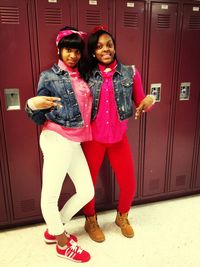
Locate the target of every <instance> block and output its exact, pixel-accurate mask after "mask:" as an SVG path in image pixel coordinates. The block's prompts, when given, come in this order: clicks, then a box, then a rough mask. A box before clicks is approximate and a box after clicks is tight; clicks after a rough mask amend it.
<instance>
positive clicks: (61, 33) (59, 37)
mask: <svg viewBox="0 0 200 267" xmlns="http://www.w3.org/2000/svg"><path fill="white" fill-rule="evenodd" d="M73 33H76V34H78V35H79V36H80V37H81V39H82V40H85V38H86V37H87V33H86V32H78V31H74V30H65V31H61V32H59V33H58V35H57V37H56V45H57V46H58V43H59V42H60V40H61V39H62V38H63V37H65V36H68V35H71V34H73Z"/></svg>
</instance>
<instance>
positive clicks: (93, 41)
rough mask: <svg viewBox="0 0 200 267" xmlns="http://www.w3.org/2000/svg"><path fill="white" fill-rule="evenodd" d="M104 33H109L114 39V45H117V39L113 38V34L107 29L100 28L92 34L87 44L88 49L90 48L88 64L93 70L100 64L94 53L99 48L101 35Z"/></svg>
mask: <svg viewBox="0 0 200 267" xmlns="http://www.w3.org/2000/svg"><path fill="white" fill-rule="evenodd" d="M102 34H107V35H109V36H110V37H111V39H112V41H113V44H114V47H115V39H114V38H113V36H112V35H111V34H110V33H109V32H107V31H105V30H98V31H96V32H95V33H92V34H90V36H89V38H88V45H87V50H88V65H89V68H90V70H92V69H93V68H94V67H96V66H97V64H98V60H97V59H96V57H94V56H93V55H94V54H95V50H96V48H97V44H98V41H99V37H100V36H101V35H102ZM114 59H116V53H115V55H114Z"/></svg>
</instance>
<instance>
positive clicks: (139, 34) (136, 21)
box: [115, 0, 145, 72]
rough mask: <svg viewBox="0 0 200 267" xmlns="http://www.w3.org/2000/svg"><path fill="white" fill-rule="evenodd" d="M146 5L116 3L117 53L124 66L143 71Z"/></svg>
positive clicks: (127, 2) (125, 2)
mask: <svg viewBox="0 0 200 267" xmlns="http://www.w3.org/2000/svg"><path fill="white" fill-rule="evenodd" d="M144 11H145V4H144V2H143V1H141V2H136V1H135V2H131V1H130V2H129V1H125V0H120V1H116V27H115V28H116V51H117V55H118V58H119V60H120V61H121V62H122V63H124V64H130V65H135V66H136V67H137V69H138V70H139V71H140V72H141V71H142V56H143V41H144V40H143V39H144V25H145V24H144Z"/></svg>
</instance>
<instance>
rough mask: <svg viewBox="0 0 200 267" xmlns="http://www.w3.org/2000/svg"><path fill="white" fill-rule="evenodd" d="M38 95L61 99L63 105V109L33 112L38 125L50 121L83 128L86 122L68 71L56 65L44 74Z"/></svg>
mask: <svg viewBox="0 0 200 267" xmlns="http://www.w3.org/2000/svg"><path fill="white" fill-rule="evenodd" d="M37 95H40V96H55V97H60V98H61V104H62V107H61V108H60V107H57V108H54V109H45V110H36V111H33V112H32V113H33V114H32V115H31V118H32V119H33V120H34V121H35V122H36V123H37V124H43V123H44V122H45V120H46V119H48V120H50V121H53V122H55V123H57V124H60V125H62V126H64V127H69V128H79V127H83V125H84V122H83V119H82V116H81V112H80V109H79V105H78V102H77V99H76V96H75V93H74V90H73V88H72V84H71V81H70V77H69V74H68V72H67V71H64V70H62V69H60V68H59V67H58V65H56V64H54V65H53V67H52V68H51V69H49V70H46V71H44V72H42V73H41V75H40V79H39V83H38V91H37Z"/></svg>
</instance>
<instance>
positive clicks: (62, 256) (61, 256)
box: [57, 253, 91, 263]
mask: <svg viewBox="0 0 200 267" xmlns="http://www.w3.org/2000/svg"><path fill="white" fill-rule="evenodd" d="M57 256H58V257H60V258H63V259H67V260H70V261H73V262H79V263H84V262H88V261H89V260H90V259H91V258H89V260H88V261H81V260H74V259H72V258H68V257H66V256H65V255H61V254H59V253H57Z"/></svg>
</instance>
